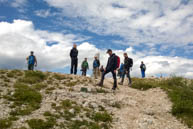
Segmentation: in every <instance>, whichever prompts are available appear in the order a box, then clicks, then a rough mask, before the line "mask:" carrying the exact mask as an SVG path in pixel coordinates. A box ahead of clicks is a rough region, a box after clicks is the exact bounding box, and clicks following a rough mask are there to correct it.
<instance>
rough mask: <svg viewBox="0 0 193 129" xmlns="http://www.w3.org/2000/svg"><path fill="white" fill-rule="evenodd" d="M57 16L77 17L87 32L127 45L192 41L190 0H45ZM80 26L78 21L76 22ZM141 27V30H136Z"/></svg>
mask: <svg viewBox="0 0 193 129" xmlns="http://www.w3.org/2000/svg"><path fill="white" fill-rule="evenodd" d="M45 1H46V2H47V3H48V4H49V5H50V6H52V7H55V8H60V9H62V10H63V11H62V12H61V16H62V15H63V16H68V17H81V18H83V19H84V20H85V21H86V22H87V26H86V27H85V28H86V29H88V30H89V31H92V32H95V33H98V34H100V35H103V34H106V35H120V36H121V37H123V38H125V40H127V41H131V42H128V43H129V44H130V45H139V43H144V44H147V45H152V44H163V43H165V44H171V43H173V44H176V45H178V46H183V45H186V44H187V43H189V42H193V37H192V35H193V30H192V29H191V28H192V25H193V22H192V19H193V15H192V12H193V1H189V3H188V4H186V5H185V4H182V3H181V0H169V1H161V0H149V1H148V2H147V1H146V0H137V1H136V0H124V1H120V0H105V1H104V0H81V1H79V0H70V1H69V0H45ZM80 27H82V26H81V24H80ZM139 30H141V31H139Z"/></svg>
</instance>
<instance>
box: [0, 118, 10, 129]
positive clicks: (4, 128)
mask: <svg viewBox="0 0 193 129" xmlns="http://www.w3.org/2000/svg"><path fill="white" fill-rule="evenodd" d="M11 126H12V121H11V120H9V119H0V129H8V128H10V127H11Z"/></svg>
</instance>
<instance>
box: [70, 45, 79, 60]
mask: <svg viewBox="0 0 193 129" xmlns="http://www.w3.org/2000/svg"><path fill="white" fill-rule="evenodd" d="M70 57H71V58H74V59H76V58H78V50H77V49H76V48H72V49H71V51H70Z"/></svg>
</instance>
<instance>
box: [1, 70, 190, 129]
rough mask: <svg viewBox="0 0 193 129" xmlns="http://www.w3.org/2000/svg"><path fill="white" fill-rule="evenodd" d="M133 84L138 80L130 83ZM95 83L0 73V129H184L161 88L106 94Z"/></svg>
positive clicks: (39, 74) (60, 76) (108, 87)
mask: <svg viewBox="0 0 193 129" xmlns="http://www.w3.org/2000/svg"><path fill="white" fill-rule="evenodd" d="M135 81H136V82H137V80H134V83H135ZM96 83H97V80H94V79H92V78H88V77H81V76H74V75H63V74H58V73H49V72H46V73H43V72H39V71H37V72H30V71H19V70H1V71H0V98H1V99H0V111H1V112H0V128H1V129H6V128H10V129H28V128H29V129H30V128H31V129H49V128H50V129H188V127H187V126H185V125H183V124H182V123H181V122H180V121H178V120H177V119H176V118H175V117H174V116H172V114H171V113H170V112H171V110H172V103H171V102H170V100H169V98H168V97H167V94H166V93H165V92H164V91H163V90H162V89H160V88H154V89H149V90H147V91H140V90H137V89H133V88H129V87H128V86H126V85H124V86H119V88H118V90H117V91H116V92H112V91H111V87H112V80H111V79H106V80H105V84H104V88H99V87H96V86H95V84H96Z"/></svg>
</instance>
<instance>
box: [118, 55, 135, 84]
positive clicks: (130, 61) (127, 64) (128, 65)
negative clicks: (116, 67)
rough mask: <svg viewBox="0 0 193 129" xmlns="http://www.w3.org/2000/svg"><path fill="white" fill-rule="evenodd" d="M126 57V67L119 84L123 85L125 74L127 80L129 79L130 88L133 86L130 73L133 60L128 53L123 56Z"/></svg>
mask: <svg viewBox="0 0 193 129" xmlns="http://www.w3.org/2000/svg"><path fill="white" fill-rule="evenodd" d="M123 56H124V58H125V59H124V67H123V75H122V80H121V82H120V83H119V84H120V85H123V82H124V78H125V74H126V75H127V78H128V79H129V86H131V83H132V82H131V76H130V71H131V68H132V67H133V59H131V58H129V57H128V55H127V53H124V54H123Z"/></svg>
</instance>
